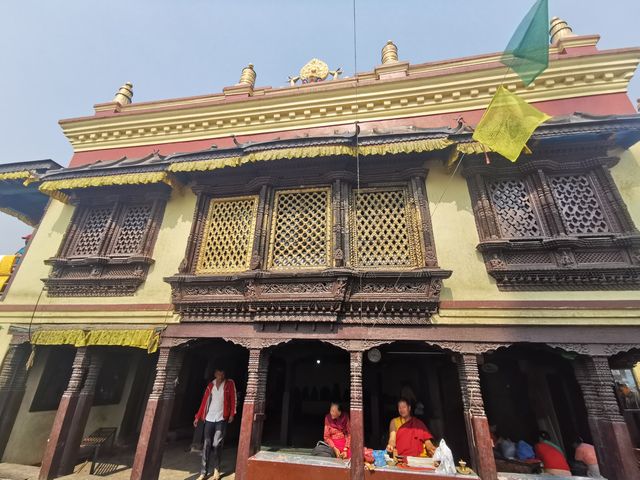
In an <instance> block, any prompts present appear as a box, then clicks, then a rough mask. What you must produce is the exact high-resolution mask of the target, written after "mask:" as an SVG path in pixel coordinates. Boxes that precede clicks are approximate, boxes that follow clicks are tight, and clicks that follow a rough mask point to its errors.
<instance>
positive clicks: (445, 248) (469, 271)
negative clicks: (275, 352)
mask: <svg viewBox="0 0 640 480" xmlns="http://www.w3.org/2000/svg"><path fill="white" fill-rule="evenodd" d="M428 168H429V169H430V173H429V176H428V178H427V192H428V195H429V202H430V209H431V212H432V223H433V228H434V238H435V244H436V251H437V255H438V262H439V264H440V265H441V266H442V267H443V268H446V269H450V270H452V271H453V276H452V277H451V278H450V279H448V280H445V281H444V288H443V291H442V299H443V300H583V299H589V300H604V299H607V300H629V299H634V300H635V299H638V298H639V294H638V292H637V291H589V292H579V291H577V292H565V291H558V292H500V291H499V290H498V288H497V287H496V284H495V282H494V281H493V279H492V278H491V277H490V276H489V275H488V274H487V272H486V269H485V266H484V263H483V260H482V257H481V255H480V254H479V253H478V252H477V250H476V245H477V244H478V241H479V239H478V233H477V230H476V224H475V219H474V217H473V211H472V208H471V199H470V196H469V192H468V188H467V184H466V181H465V180H464V178H462V177H461V176H460V174H459V173H458V174H456V175H455V176H454V177H453V178H451V176H450V172H449V171H448V170H447V168H446V167H444V166H443V164H442V162H441V161H436V160H434V161H430V162H428ZM612 175H613V177H614V180H615V181H616V183H617V185H618V188H619V190H620V193H621V195H622V197H623V199H624V200H625V202H626V204H627V206H628V208H629V211H630V213H631V215H632V217H633V219H634V221H635V222H636V224H637V225H640V182H638V178H640V144H637V145H635V146H634V147H632V148H631V149H630V150H628V151H625V152H621V160H620V162H619V163H618V164H617V165H616V166H615V167H614V168H613V169H612ZM445 188H446V192H445V194H444V196H443V198H442V201H441V202H440V204H439V205H437V207H436V203H437V201H438V199H439V198H440V196H441V195H442V193H443V190H444V189H445ZM195 202H196V197H195V195H194V194H193V193H192V192H191V191H190V190H189V189H187V188H185V189H183V190H182V191H180V192H178V191H174V192H173V193H172V196H171V199H170V201H169V202H168V204H167V207H166V210H165V215H164V219H163V222H162V226H161V229H160V232H159V235H158V239H157V242H156V245H155V248H154V253H153V257H154V259H155V264H154V265H153V266H152V267H151V269H150V272H149V275H148V277H147V280H146V281H145V283H144V284H143V286H142V287H141V288H140V289H139V290H138V292H136V294H135V295H134V296H131V297H110V298H109V297H107V298H104V297H97V298H86V297H78V298H50V297H48V296H46V294H45V295H43V296H42V298H41V299H40V303H39V304H40V305H55V304H58V305H61V304H62V305H64V304H81V305H82V304H100V305H101V304H148V303H151V304H153V303H160V304H168V303H170V301H171V296H170V286H169V285H168V284H167V283H166V282H164V280H163V278H164V277H166V276H170V275H172V274H174V273H176V272H177V271H178V267H179V264H180V262H181V261H182V258H183V255H184V251H185V247H186V242H187V240H188V235H189V231H190V228H191V221H192V219H193V212H194V208H195ZM72 211H73V207H70V206H67V205H63V204H61V203H59V202H57V201H53V202H52V203H51V206H50V207H49V209H48V211H47V213H46V215H45V217H44V219H43V221H42V224H41V226H40V228H39V229H38V232H37V233H36V235H35V238H34V239H33V243H32V245H31V247H30V249H29V252H28V253H27V255H26V257H25V259H24V261H23V265H22V266H21V267H20V269H19V271H18V273H17V275H16V278H15V281H14V282H13V284H12V285H11V288H10V289H9V292H8V294H7V297H6V299H5V300H4V303H5V304H28V305H32V304H34V303H35V301H36V299H37V297H38V294H39V293H40V288H41V286H42V282H41V279H42V278H44V277H46V276H47V275H48V272H49V267H47V266H46V265H44V263H43V262H44V260H45V259H47V258H49V257H52V256H54V255H55V254H56V252H57V250H58V248H59V245H60V242H61V241H62V238H63V236H64V233H65V231H66V229H67V226H68V223H69V220H70V218H71V215H72ZM479 313H480V312H475V313H474V315H475V314H479ZM496 313H498V312H496ZM539 313H540V312H533V313H532V312H531V311H527V312H522V311H521V312H518V311H514V312H512V313H508V314H506V315H505V312H502V313H500V314H497V315H495V316H493V315H492V316H487V315H486V312H485V315H484V317H483V316H482V315H480V316H478V317H477V318H476V319H475V320H473V321H474V322H476V323H484V322H486V323H496V322H498V323H499V322H503V321H504V322H506V323H512V322H513V321H523V322H528V323H540V322H542V323H545V322H555V321H556V316H560V317H563V318H564V319H566V321H568V322H570V323H576V322H577V323H580V322H584V321H585V318H589V320H588V322H589V323H594V322H596V323H597V319H598V315H602V314H603V312H602V311H593V312H591V313H589V312H586V311H584V310H582V311H573V312H571V311H564V312H557V311H556V312H555V313H553V314H552V315H551V316H549V315H546V314H539ZM522 314H525V315H524V316H523V315H522ZM472 316H473V315H470V312H458V313H456V312H453V311H447V310H442V311H441V315H440V316H436V317H435V318H436V321H438V322H445V321H457V320H455V319H454V317H465V318H467V320H468V321H471V317H472ZM639 316H640V314H639V313H638V312H635V311H622V312H607V313H606V314H605V315H604V317H607V319H606V321H607V322H609V323H616V322H617V323H626V324H629V323H635V322H636V318H638V317H639ZM30 317H31V312H29V311H25V312H0V322H6V323H28V322H29V321H30ZM447 317H449V320H447ZM175 321H178V317H177V316H176V315H174V314H173V313H172V312H170V311H167V312H164V311H155V312H154V311H143V310H140V311H133V312H126V313H123V312H108V311H103V312H69V313H66V312H57V313H55V312H38V313H37V315H36V317H35V318H34V322H35V323H85V324H86V323H126V324H132V323H133V324H164V323H170V322H175ZM1 346H2V344H1V343H0V348H1Z"/></svg>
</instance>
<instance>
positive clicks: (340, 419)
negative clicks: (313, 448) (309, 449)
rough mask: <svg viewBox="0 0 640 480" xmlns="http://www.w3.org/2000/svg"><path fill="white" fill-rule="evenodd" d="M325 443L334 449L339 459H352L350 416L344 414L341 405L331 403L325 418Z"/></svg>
mask: <svg viewBox="0 0 640 480" xmlns="http://www.w3.org/2000/svg"><path fill="white" fill-rule="evenodd" d="M324 442H325V443H326V444H327V445H329V446H330V447H331V448H333V451H334V453H335V455H336V457H338V458H351V433H350V430H349V415H347V414H346V413H343V412H342V407H341V406H340V404H339V403H336V402H333V403H331V407H330V408H329V413H328V414H327V415H326V416H325V417H324Z"/></svg>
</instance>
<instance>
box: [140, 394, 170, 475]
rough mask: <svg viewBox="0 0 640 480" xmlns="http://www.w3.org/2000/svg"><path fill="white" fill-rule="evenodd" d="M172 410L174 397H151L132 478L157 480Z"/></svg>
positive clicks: (143, 423)
mask: <svg viewBox="0 0 640 480" xmlns="http://www.w3.org/2000/svg"><path fill="white" fill-rule="evenodd" d="M172 410H173V400H172V399H163V398H159V399H158V398H149V401H148V402H147V409H146V410H145V412H144V420H143V421H142V429H141V432H140V438H139V439H138V446H137V447H136V456H135V458H134V460H133V467H132V469H131V480H157V478H158V475H159V474H160V467H161V466H162V456H163V455H164V446H165V443H166V438H167V432H168V431H169V420H170V419H171V411H172Z"/></svg>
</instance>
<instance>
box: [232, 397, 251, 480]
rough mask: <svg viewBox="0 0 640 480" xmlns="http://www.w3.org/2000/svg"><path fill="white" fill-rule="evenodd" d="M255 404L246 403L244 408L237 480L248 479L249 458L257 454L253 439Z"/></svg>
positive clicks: (237, 462) (237, 463)
mask: <svg viewBox="0 0 640 480" xmlns="http://www.w3.org/2000/svg"><path fill="white" fill-rule="evenodd" d="M254 413H255V404H254V403H253V402H245V404H244V406H243V407H242V425H241V426H240V440H239V441H238V454H237V456H236V477H235V478H236V480H246V479H247V462H248V460H249V457H250V456H251V455H253V454H254V453H255V452H254V451H252V450H253V445H252V438H253V436H254V434H253V430H254V428H255V422H254Z"/></svg>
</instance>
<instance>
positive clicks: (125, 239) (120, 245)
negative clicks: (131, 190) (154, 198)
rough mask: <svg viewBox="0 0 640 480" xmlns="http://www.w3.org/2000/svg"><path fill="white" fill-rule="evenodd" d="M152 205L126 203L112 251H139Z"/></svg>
mask: <svg viewBox="0 0 640 480" xmlns="http://www.w3.org/2000/svg"><path fill="white" fill-rule="evenodd" d="M152 212H153V206H152V205H151V204H146V205H128V206H126V207H125V208H124V212H123V213H122V226H121V227H120V230H119V232H118V238H117V239H116V241H115V243H114V245H113V250H112V253H113V254H115V255H126V254H134V253H139V252H140V250H141V249H142V241H143V239H144V236H145V234H146V233H147V230H148V228H149V225H150V223H151V215H152Z"/></svg>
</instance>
